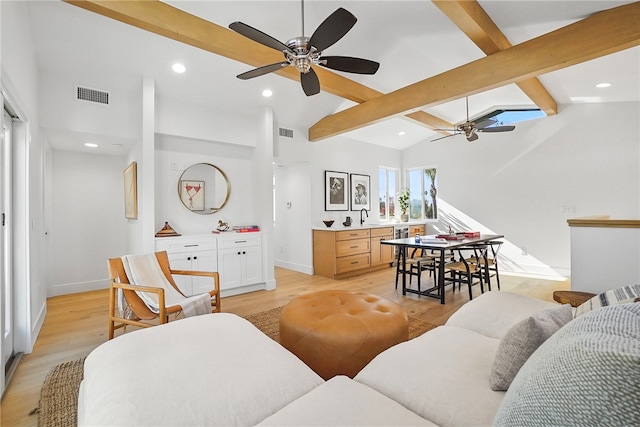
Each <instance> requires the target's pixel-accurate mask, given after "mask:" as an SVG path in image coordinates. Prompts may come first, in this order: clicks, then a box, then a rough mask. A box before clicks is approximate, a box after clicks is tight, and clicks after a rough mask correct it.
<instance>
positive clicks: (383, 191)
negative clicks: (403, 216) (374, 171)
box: [378, 166, 398, 221]
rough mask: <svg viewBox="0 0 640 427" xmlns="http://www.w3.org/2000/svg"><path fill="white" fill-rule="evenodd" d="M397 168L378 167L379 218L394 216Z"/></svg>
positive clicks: (391, 217)
mask: <svg viewBox="0 0 640 427" xmlns="http://www.w3.org/2000/svg"><path fill="white" fill-rule="evenodd" d="M397 176H398V170H397V169H393V168H386V167H383V166H380V168H379V169H378V192H379V195H378V199H379V205H380V220H381V221H384V220H387V221H388V220H391V219H393V217H394V216H395V214H396V213H395V200H396V194H397V192H398V179H397Z"/></svg>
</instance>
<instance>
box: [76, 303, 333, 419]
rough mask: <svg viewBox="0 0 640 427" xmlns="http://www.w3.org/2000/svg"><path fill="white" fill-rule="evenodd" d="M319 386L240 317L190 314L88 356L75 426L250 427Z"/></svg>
mask: <svg viewBox="0 0 640 427" xmlns="http://www.w3.org/2000/svg"><path fill="white" fill-rule="evenodd" d="M323 382H324V381H323V380H322V378H320V377H319V376H318V375H317V374H316V373H315V372H313V371H312V370H311V369H310V368H308V367H307V366H306V365H305V364H304V363H302V362H301V361H300V360H299V359H298V358H297V357H295V356H294V355H293V354H291V353H290V352H289V351H287V350H286V349H285V348H284V347H282V346H280V345H279V344H278V343H276V342H275V341H273V340H272V339H270V338H268V337H267V336H266V335H265V334H263V333H262V332H260V331H259V330H258V329H257V328H256V327H255V326H253V325H252V324H251V323H250V322H248V321H247V320H245V319H243V318H241V317H239V316H236V315H233V314H227V313H216V314H208V315H204V316H196V317H190V318H188V319H181V320H178V321H175V322H171V323H167V324H165V325H161V326H154V327H152V328H148V329H144V330H139V331H134V332H129V333H127V334H124V335H122V336H119V337H117V338H115V339H113V340H111V341H108V342H106V343H104V344H102V345H101V346H100V347H98V348H96V349H95V350H94V351H93V352H91V354H90V355H89V356H88V357H87V359H86V361H85V366H84V380H83V382H82V388H81V392H80V396H79V420H78V425H79V426H105V425H109V426H125V425H126V426H129V427H132V426H204V425H255V424H257V423H259V422H260V421H262V420H263V419H265V418H266V417H268V416H270V415H271V414H273V413H275V412H277V411H278V410H280V409H281V408H283V407H285V406H286V405H287V404H289V403H290V402H292V401H293V400H295V399H297V398H298V397H300V396H302V395H304V394H306V393H308V392H309V391H311V390H312V389H314V388H315V387H317V386H319V385H320V384H322V383H323Z"/></svg>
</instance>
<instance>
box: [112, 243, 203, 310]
mask: <svg viewBox="0 0 640 427" xmlns="http://www.w3.org/2000/svg"><path fill="white" fill-rule="evenodd" d="M122 264H123V265H124V270H125V272H126V273H127V277H128V278H129V282H130V284H131V285H135V286H150V287H155V288H162V289H164V303H165V306H166V307H170V306H173V305H179V306H180V307H181V308H182V312H183V313H184V316H185V317H191V316H197V315H200V314H208V313H211V297H210V295H209V294H208V293H207V294H201V295H194V296H192V297H184V296H183V295H182V294H180V292H178V291H177V290H176V289H175V288H174V287H173V286H172V285H171V283H169V280H167V278H166V276H165V275H164V273H163V272H162V269H161V268H160V264H159V263H158V260H157V258H156V256H155V254H153V253H151V254H142V255H125V256H123V257H122ZM136 293H137V294H138V296H140V298H141V299H142V301H144V303H145V304H146V305H147V307H149V309H150V310H151V311H153V312H154V313H159V312H160V305H159V303H158V294H156V293H152V292H142V291H136ZM122 306H126V304H124V305H122Z"/></svg>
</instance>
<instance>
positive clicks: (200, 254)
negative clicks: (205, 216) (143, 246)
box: [156, 236, 218, 296]
mask: <svg viewBox="0 0 640 427" xmlns="http://www.w3.org/2000/svg"><path fill="white" fill-rule="evenodd" d="M216 247H217V239H216V237H215V236H188V237H186V236H185V237H159V238H157V239H156V250H157V251H167V255H168V256H169V265H170V266H171V269H173V270H192V271H218V252H217V250H216ZM173 278H174V280H175V281H176V284H177V285H178V287H179V288H180V290H181V291H182V292H183V293H184V294H185V295H187V296H191V295H198V294H203V293H205V292H209V291H210V290H211V289H213V279H212V278H211V277H195V276H181V275H174V276H173Z"/></svg>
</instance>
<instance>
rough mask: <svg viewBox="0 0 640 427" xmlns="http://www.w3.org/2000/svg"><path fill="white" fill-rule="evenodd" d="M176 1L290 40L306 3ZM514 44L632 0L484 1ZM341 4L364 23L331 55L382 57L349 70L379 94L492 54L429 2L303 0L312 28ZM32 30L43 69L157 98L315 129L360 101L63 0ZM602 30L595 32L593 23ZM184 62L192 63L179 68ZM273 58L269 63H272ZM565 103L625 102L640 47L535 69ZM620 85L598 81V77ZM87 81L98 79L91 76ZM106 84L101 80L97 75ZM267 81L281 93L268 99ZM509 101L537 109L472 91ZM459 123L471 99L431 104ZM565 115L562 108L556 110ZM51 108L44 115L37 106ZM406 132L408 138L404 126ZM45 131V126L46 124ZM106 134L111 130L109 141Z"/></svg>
mask: <svg viewBox="0 0 640 427" xmlns="http://www.w3.org/2000/svg"><path fill="white" fill-rule="evenodd" d="M167 3H170V4H171V5H173V6H175V7H178V8H180V9H183V10H185V11H187V12H189V13H192V14H195V15H198V16H200V17H202V18H204V19H206V20H209V21H211V22H214V23H216V24H219V25H221V26H224V27H227V26H228V25H229V24H230V23H231V22H234V21H242V22H244V23H246V24H248V25H250V26H253V27H255V28H257V29H259V30H261V31H263V32H265V33H267V34H269V35H271V36H272V37H274V38H276V39H278V40H280V41H282V42H286V41H287V40H288V39H290V38H293V37H297V36H300V35H302V34H301V9H300V2H299V1H297V0H296V1H293V0H292V1H266V0H262V1H237V0H236V1H205V0H202V1H168V2H167ZM479 3H480V4H481V5H482V7H483V8H484V9H485V10H486V12H487V13H488V15H489V16H490V17H491V18H492V19H493V21H494V22H495V23H496V24H497V25H498V27H499V28H500V29H501V30H502V31H503V33H504V34H505V35H506V37H507V38H508V39H509V41H510V42H511V43H512V44H514V45H515V44H518V43H520V42H523V41H526V40H528V39H531V38H533V37H536V36H539V35H541V34H544V33H547V32H549V31H552V30H555V29H557V28H560V27H562V26H565V25H568V24H570V23H572V22H575V21H577V20H580V19H582V18H585V17H586V16H588V15H590V14H592V13H595V12H597V11H599V10H604V9H609V8H612V7H615V6H619V5H621V4H626V3H632V2H629V1H592V0H588V1H579V0H571V1H542V0H537V1H516V0H511V1H486V0H481V1H480V2H479ZM338 7H344V8H345V9H347V10H349V11H350V12H351V13H353V14H354V15H355V16H356V17H357V18H358V22H357V23H356V25H355V26H354V27H353V28H352V29H351V31H350V32H349V33H347V35H346V36H345V37H344V38H343V39H341V40H340V41H339V42H338V43H336V44H335V45H333V46H331V47H330V48H328V49H326V51H325V52H324V53H325V54H326V55H345V56H356V57H361V58H367V59H372V60H375V61H378V62H380V64H381V66H380V69H379V71H378V73H377V74H375V75H372V76H363V75H355V74H349V73H341V74H343V75H344V76H346V77H348V78H350V79H352V80H355V81H357V82H360V83H362V84H364V85H366V86H369V87H371V88H373V89H375V90H378V91H380V92H383V93H388V92H391V91H393V90H396V89H399V88H401V87H404V86H406V85H409V84H411V83H414V82H416V81H419V80H422V79H425V78H427V77H430V76H433V75H436V74H438V73H441V72H443V71H446V70H448V69H451V68H454V67H457V66H460V65H463V64H466V63H468V62H471V61H473V60H476V59H479V58H482V57H484V54H483V53H482V51H481V50H480V49H479V48H478V47H476V45H475V44H474V43H473V42H471V41H470V40H469V39H468V38H467V36H465V35H464V34H463V33H462V32H461V31H460V30H459V29H458V28H457V27H456V26H455V25H454V24H453V23H452V22H451V21H450V20H449V19H448V18H447V17H446V16H445V15H444V14H443V13H442V12H441V11H440V10H439V9H438V8H437V7H436V6H434V5H433V4H432V3H431V2H430V1H426V0H415V1H319V0H318V1H316V0H307V1H306V2H305V34H304V35H306V36H310V35H311V33H312V32H313V31H314V30H315V28H316V27H317V26H318V25H319V24H320V22H322V20H324V19H325V18H326V17H327V16H328V15H330V14H331V13H332V12H333V11H334V10H335V9H337V8H338ZM28 10H29V16H30V20H31V31H32V34H33V38H34V43H35V45H36V51H37V61H38V66H39V68H40V70H41V71H42V72H45V73H53V74H56V75H65V76H67V77H69V78H72V79H75V80H77V83H78V84H85V85H88V86H89V87H93V88H96V89H100V90H105V91H112V90H115V89H118V90H127V91H137V90H139V87H140V81H141V76H151V77H153V78H154V79H155V82H156V94H157V95H158V96H161V97H165V98H169V99H175V100H180V101H184V102H190V103H194V104H202V105H212V106H215V108H217V109H225V110H228V111H236V112H238V113H241V114H253V112H254V111H258V110H259V109H261V108H262V107H263V106H265V105H267V106H271V107H272V108H273V110H274V113H275V115H276V117H277V119H278V122H279V125H280V126H283V127H292V128H294V127H295V128H297V129H308V128H309V127H310V126H311V125H313V124H314V123H316V122H317V121H318V120H320V119H321V118H322V117H324V116H326V115H329V114H332V113H335V112H337V111H340V110H343V109H345V108H347V107H350V106H352V105H353V103H352V102H351V101H346V100H344V99H342V98H339V97H336V96H334V95H331V94H328V93H320V94H318V95H315V96H312V97H306V96H305V95H304V93H303V92H302V89H301V87H300V84H299V83H298V82H295V81H293V80H290V79H286V78H283V77H280V76H278V75H275V74H269V75H265V76H261V77H258V78H255V79H252V80H247V81H242V80H239V79H237V78H236V77H235V76H236V75H237V74H240V73H242V72H244V71H248V70H250V69H251V68H252V67H250V66H248V65H245V64H242V63H239V62H235V61H233V60H230V59H227V58H224V57H221V56H217V55H215V54H212V53H209V52H206V51H203V50H200V49H197V48H194V47H191V46H187V45H184V44H182V43H179V42H176V41H173V40H170V39H167V38H164V37H161V36H158V35H155V34H152V33H149V32H146V31H144V30H141V29H138V28H134V27H132V26H129V25H127V24H123V23H120V22H118V21H114V20H111V19H109V18H106V17H103V16H100V15H97V14H95V13H92V12H89V11H86V10H84V9H81V8H78V7H76V6H73V5H71V4H67V3H63V2H61V1H30V2H29V4H28ZM594 34H596V36H597V29H594ZM178 61H179V62H182V63H184V64H185V65H186V67H187V72H186V73H184V74H181V75H178V74H175V73H174V72H173V71H171V65H172V64H173V63H174V62H178ZM265 65H266V64H265ZM539 79H540V80H541V82H542V83H543V85H544V86H545V87H546V89H547V90H548V91H549V92H550V93H551V95H552V96H553V97H554V99H555V100H556V102H557V103H558V104H569V103H575V102H619V101H635V102H638V101H639V98H640V47H635V48H632V49H628V50H626V51H623V52H619V53H615V54H612V55H609V56H606V57H603V58H600V59H596V60H593V61H590V62H588V63H584V64H580V65H576V66H573V67H569V68H566V69H563V70H560V71H556V72H552V73H549V74H546V75H542V76H540V77H539ZM602 81H607V82H610V83H612V86H611V87H610V88H608V89H598V88H596V87H595V86H594V85H595V84H596V83H598V82H602ZM89 82H92V83H93V84H91V85H89ZM96 82H99V83H96ZM265 88H270V89H272V90H273V92H274V95H273V96H272V97H271V98H268V99H266V98H263V97H262V96H261V92H262V90H263V89H265ZM505 106H518V107H521V106H533V105H532V103H531V101H530V100H529V98H528V97H527V96H526V95H524V94H523V93H522V91H521V90H520V89H518V87H517V86H515V85H508V86H505V87H502V88H498V89H494V90H491V91H488V92H485V93H482V94H478V95H474V96H472V97H471V98H470V99H469V107H470V115H471V116H472V117H473V116H477V115H479V114H481V113H485V112H487V111H490V110H492V109H494V108H495V107H505ZM426 111H427V112H429V113H431V114H434V115H436V116H438V117H441V118H443V119H445V120H447V121H449V122H451V123H459V122H461V121H464V120H465V119H466V110H465V105H464V100H457V101H454V102H449V103H446V104H442V105H439V106H436V107H433V108H430V109H428V110H426ZM560 113H561V111H560ZM41 114H44V113H41ZM401 130H403V131H405V132H406V134H405V135H404V136H399V135H398V133H399V132H400V131H401ZM46 131H47V130H46V129H45V132H46ZM344 136H346V137H349V138H353V139H357V140H362V141H366V142H369V143H373V144H378V145H383V146H388V147H394V148H397V149H403V148H406V147H408V146H410V145H412V144H414V143H416V142H419V141H423V140H429V139H432V138H434V137H437V136H440V134H436V133H434V132H433V131H430V130H428V129H426V128H423V127H421V126H419V125H416V124H413V123H409V122H408V121H406V120H404V119H402V118H395V119H390V120H386V121H384V122H382V123H378V124H375V125H372V126H368V127H366V128H364V129H359V130H356V131H352V132H349V133H348V134H345V135H344ZM48 137H49V139H50V141H51V143H52V145H53V146H54V148H57V149H73V148H72V145H71V144H75V145H77V142H78V141H79V140H81V139H82V135H70V134H69V132H65V131H64V130H56V131H55V132H54V131H51V132H48ZM107 139H108V138H107Z"/></svg>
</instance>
